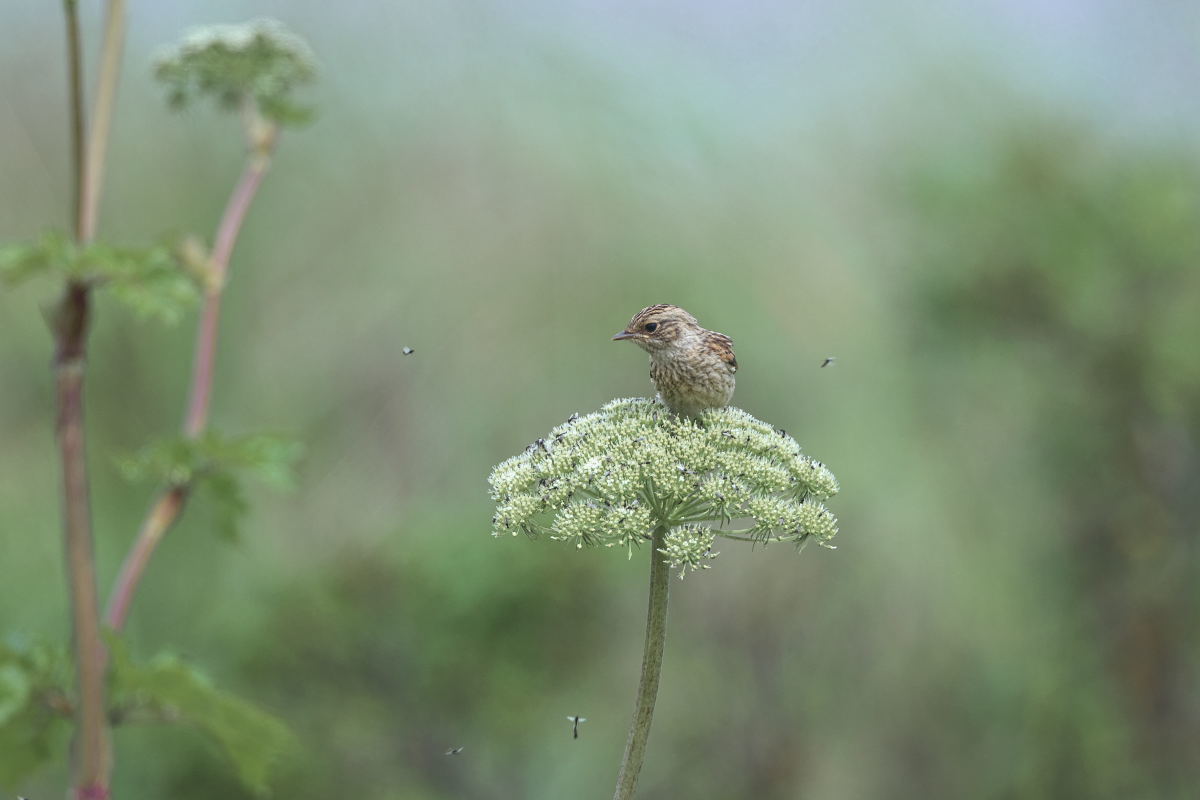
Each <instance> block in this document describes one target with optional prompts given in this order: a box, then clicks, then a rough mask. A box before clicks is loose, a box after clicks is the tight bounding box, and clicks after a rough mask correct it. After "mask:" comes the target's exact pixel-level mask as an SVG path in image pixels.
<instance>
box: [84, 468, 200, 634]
mask: <svg viewBox="0 0 1200 800" xmlns="http://www.w3.org/2000/svg"><path fill="white" fill-rule="evenodd" d="M188 491H189V490H188V487H187V486H174V487H172V488H170V489H168V490H167V491H165V492H164V493H163V494H161V495H159V497H158V500H156V501H155V503H154V505H153V506H152V507H151V508H150V513H149V514H147V515H146V519H145V521H144V522H142V527H141V529H140V530H139V531H138V536H137V539H136V540H135V541H134V543H133V547H132V548H130V550H129V554H128V555H127V556H126V557H125V561H124V563H122V564H121V572H120V574H119V575H117V581H116V583H115V584H114V585H113V592H112V595H111V596H110V597H109V598H108V610H107V611H106V612H105V621H106V622H107V624H108V627H110V628H112V629H113V630H114V631H119V630H121V629H122V628H124V627H125V620H126V619H127V618H128V616H129V605H130V604H131V603H132V602H133V593H134V590H135V589H136V588H137V586H138V584H139V583H140V582H141V579H142V573H143V572H145V570H146V565H147V564H148V563H149V562H150V556H151V554H153V552H154V548H155V547H157V546H158V543H159V541H161V540H162V537H163V535H165V534H166V532H167V529H168V528H170V527H171V524H172V523H173V522H174V521H175V520H176V519H177V518H178V517H179V514H180V512H182V511H183V506H184V504H185V503H186V502H187V497H188Z"/></svg>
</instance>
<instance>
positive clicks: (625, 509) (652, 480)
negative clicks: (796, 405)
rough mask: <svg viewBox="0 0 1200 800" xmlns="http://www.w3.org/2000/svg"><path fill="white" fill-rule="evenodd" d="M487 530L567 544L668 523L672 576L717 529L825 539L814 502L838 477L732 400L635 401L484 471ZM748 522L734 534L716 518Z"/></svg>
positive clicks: (644, 533) (629, 540)
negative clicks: (694, 413)
mask: <svg viewBox="0 0 1200 800" xmlns="http://www.w3.org/2000/svg"><path fill="white" fill-rule="evenodd" d="M488 481H489V483H490V484H491V489H492V498H493V499H494V500H495V501H496V514H495V516H494V517H493V518H492V527H493V531H492V532H493V535H495V536H499V535H501V534H503V533H509V534H512V535H516V534H517V533H525V534H527V535H529V536H538V535H542V534H545V535H547V536H549V537H550V538H551V539H554V540H558V541H564V542H573V543H574V544H575V545H576V547H585V546H587V547H601V546H602V547H618V546H619V547H624V548H626V549H629V550H630V551H632V548H633V547H634V546H635V545H639V544H640V543H641V542H642V541H643V540H649V539H650V536H651V532H652V531H653V530H654V528H655V527H656V526H658V525H663V526H664V527H665V528H666V529H667V530H668V535H667V537H666V544H665V547H663V548H662V552H663V553H664V554H665V555H666V556H667V557H668V559H669V560H670V562H671V566H672V567H673V568H678V569H679V570H680V572H681V576H682V575H683V574H686V572H687V570H689V569H692V570H695V569H706V568H708V566H709V564H708V563H707V562H708V561H711V559H712V558H713V557H715V555H716V553H714V552H712V549H711V548H712V544H713V542H714V540H715V539H716V538H717V537H724V538H730V539H749V540H751V541H755V542H760V543H764V544H765V543H767V542H775V541H789V542H792V543H794V544H795V545H796V546H797V547H802V546H803V545H804V544H806V543H807V542H808V541H809V540H810V539H813V540H815V541H816V542H817V543H818V544H820V545H822V546H825V547H832V545H831V544H829V542H830V540H831V539H832V538H833V537H834V536H835V535H836V534H837V530H838V529H837V519H836V518H835V517H834V515H833V514H832V513H831V512H830V511H829V510H828V509H827V508H826V507H825V505H824V504H823V503H822V502H821V501H823V500H825V499H827V498H829V497H832V496H833V495H835V494H837V491H838V483H837V479H836V478H835V477H834V476H833V473H832V472H830V471H829V470H828V469H827V468H826V467H825V465H824V464H822V463H821V462H819V461H815V460H813V459H812V458H810V457H808V456H806V455H804V454H803V452H802V451H801V449H800V445H798V444H797V443H796V440H795V439H793V438H792V437H790V436H788V435H787V434H785V433H783V432H782V431H778V430H776V429H775V428H773V427H771V426H770V425H768V424H767V423H765V422H762V421H761V420H758V419H756V418H755V417H753V416H751V415H750V414H747V413H746V412H745V411H742V410H741V409H738V408H733V407H726V408H718V409H710V410H708V411H705V412H704V413H702V414H701V415H699V416H698V417H697V418H696V419H694V420H693V419H686V418H682V417H679V416H677V415H675V414H672V413H671V412H669V411H668V410H667V409H666V408H665V407H664V406H662V405H661V404H659V403H656V402H654V401H652V400H648V399H645V398H626V399H620V400H613V401H612V402H610V403H608V404H607V405H605V406H604V407H603V408H601V409H600V410H599V411H597V412H595V413H592V414H586V415H584V416H576V415H572V418H571V419H569V420H568V421H567V422H564V423H563V424H561V425H558V426H557V427H555V428H554V429H552V430H551V431H550V433H549V434H547V436H546V437H545V438H542V439H538V440H536V441H535V442H534V443H533V444H531V445H529V447H527V448H526V449H525V451H524V452H522V453H520V454H519V455H516V456H513V457H512V458H510V459H508V460H506V461H504V462H503V463H501V464H499V465H498V466H497V467H496V468H495V469H494V470H492V474H491V477H490V478H489V479H488ZM740 519H748V520H750V521H751V523H752V524H751V525H750V526H749V527H746V528H742V529H739V530H728V529H726V528H725V527H724V526H726V525H727V524H729V523H730V522H731V521H732V520H740Z"/></svg>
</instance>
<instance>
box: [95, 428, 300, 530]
mask: <svg viewBox="0 0 1200 800" xmlns="http://www.w3.org/2000/svg"><path fill="white" fill-rule="evenodd" d="M302 451H303V447H302V446H301V445H300V443H299V442H296V441H295V440H292V439H288V438H285V437H281V436H272V435H267V434H252V435H249V436H234V437H229V436H224V435H222V434H220V433H216V432H209V433H205V434H204V435H202V436H199V437H197V438H195V439H192V438H188V437H176V438H172V439H164V440H161V441H158V442H154V443H152V444H150V445H147V446H146V447H144V448H142V450H141V451H139V452H138V453H136V454H134V455H132V456H127V457H124V458H120V459H118V460H117V466H118V468H119V469H120V470H121V472H122V473H123V474H124V476H125V477H126V479H128V480H130V481H134V482H145V481H153V482H156V483H160V484H166V485H168V486H190V487H191V488H192V489H193V490H195V491H197V492H198V493H199V494H201V495H203V496H206V497H207V498H208V499H209V501H210V503H211V507H212V510H213V512H214V517H215V520H214V527H215V528H216V530H217V532H218V533H219V534H220V535H221V536H222V537H223V538H229V539H235V538H237V524H238V522H239V521H240V519H241V518H242V517H243V516H244V515H245V513H246V510H247V507H248V506H247V503H246V500H245V495H244V492H243V489H242V481H241V479H242V478H243V477H246V476H248V477H251V478H254V479H255V480H258V481H260V482H262V483H265V484H267V485H269V486H272V487H274V488H276V489H291V488H292V487H293V485H294V474H293V468H294V465H295V463H296V461H297V460H298V459H299V458H300V455H301V453H302Z"/></svg>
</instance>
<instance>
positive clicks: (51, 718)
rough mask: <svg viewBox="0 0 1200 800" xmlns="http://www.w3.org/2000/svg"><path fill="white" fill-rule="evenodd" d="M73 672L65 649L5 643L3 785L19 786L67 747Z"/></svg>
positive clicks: (0, 659)
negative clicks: (69, 697)
mask: <svg viewBox="0 0 1200 800" xmlns="http://www.w3.org/2000/svg"><path fill="white" fill-rule="evenodd" d="M71 674H72V671H71V669H70V660H69V658H68V656H67V653H66V652H65V651H63V650H62V649H61V648H58V649H56V648H50V647H47V646H44V645H33V644H29V643H27V642H20V641H15V640H10V641H9V642H8V643H4V644H0V784H3V785H5V786H14V785H16V784H17V783H18V782H20V781H23V780H24V779H25V778H26V777H27V776H29V775H31V774H33V773H34V772H35V771H37V770H38V769H39V768H40V767H42V766H43V765H44V764H46V763H47V762H48V761H50V760H52V759H55V758H61V757H62V756H63V754H64V753H65V752H66V745H67V739H68V738H69V736H70V731H71V724H70V721H69V719H68V715H67V714H65V713H64V712H63V708H64V707H67V708H69V702H68V701H67V700H66V698H67V697H68V694H67V689H66V687H67V682H68V680H69V679H70V676H71Z"/></svg>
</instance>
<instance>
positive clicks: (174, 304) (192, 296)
mask: <svg viewBox="0 0 1200 800" xmlns="http://www.w3.org/2000/svg"><path fill="white" fill-rule="evenodd" d="M42 274H50V275H55V274H57V275H58V276H59V277H62V278H66V279H70V280H77V281H85V282H87V283H90V284H92V285H94V286H96V287H97V288H101V289H104V288H107V289H109V290H111V292H112V294H113V296H114V297H115V298H117V299H118V300H119V301H120V302H122V303H124V304H125V305H127V306H129V307H130V308H131V309H133V311H134V312H135V313H137V314H138V315H139V316H142V317H154V318H157V319H159V320H161V321H163V322H168V323H174V322H178V321H179V318H180V317H181V316H182V314H183V312H184V311H185V310H187V309H188V308H190V307H191V306H193V305H194V304H195V302H196V299H197V297H198V296H199V291H198V287H197V283H196V280H195V279H194V278H193V276H192V275H190V274H189V272H188V271H187V270H186V269H185V268H184V267H183V265H182V264H180V262H179V259H177V258H176V257H175V255H174V252H173V248H172V247H171V246H169V245H168V244H165V243H161V244H156V245H153V246H151V247H119V246H116V245H111V244H107V243H105V242H96V243H94V244H91V245H88V246H87V247H78V246H76V245H75V243H74V242H72V241H71V240H70V239H69V238H68V237H67V236H66V234H64V233H62V232H61V231H47V232H46V233H44V234H42V237H41V238H40V239H38V240H37V241H34V242H28V243H21V244H10V245H5V246H3V247H0V281H3V282H4V283H6V284H9V285H16V284H19V283H22V282H24V281H26V280H29V279H30V278H33V277H36V276H38V275H42Z"/></svg>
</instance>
